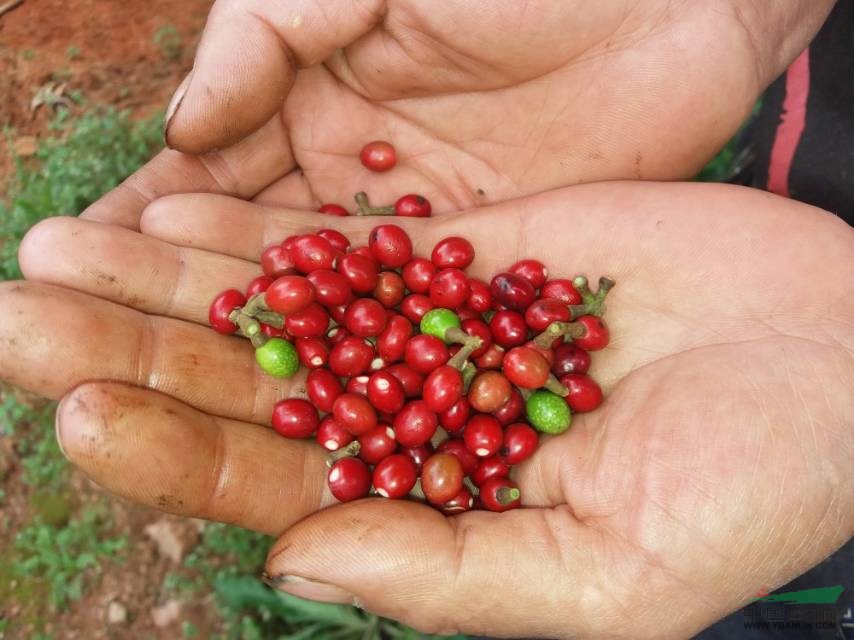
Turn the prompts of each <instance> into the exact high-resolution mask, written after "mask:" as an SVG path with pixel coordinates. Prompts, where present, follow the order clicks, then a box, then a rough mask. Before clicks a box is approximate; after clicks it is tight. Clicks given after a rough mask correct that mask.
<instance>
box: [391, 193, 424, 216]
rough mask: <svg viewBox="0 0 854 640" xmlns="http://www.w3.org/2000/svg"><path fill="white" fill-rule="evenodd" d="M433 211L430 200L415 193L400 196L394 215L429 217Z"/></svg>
mask: <svg viewBox="0 0 854 640" xmlns="http://www.w3.org/2000/svg"><path fill="white" fill-rule="evenodd" d="M432 212H433V207H431V206H430V201H429V200H428V199H427V198H425V197H424V196H419V195H417V194H415V193H409V194H407V195H405V196H403V197H401V198H398V200H397V202H395V203H394V215H396V216H400V217H402V218H428V217H430V214H431V213H432Z"/></svg>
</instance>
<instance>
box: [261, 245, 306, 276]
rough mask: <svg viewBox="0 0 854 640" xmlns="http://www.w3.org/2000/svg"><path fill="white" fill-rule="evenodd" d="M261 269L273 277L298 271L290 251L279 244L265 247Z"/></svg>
mask: <svg viewBox="0 0 854 640" xmlns="http://www.w3.org/2000/svg"><path fill="white" fill-rule="evenodd" d="M261 270H262V271H263V272H264V275H267V276H270V277H271V278H280V277H281V276H286V275H288V274H289V273H296V271H297V270H296V269H295V268H294V263H293V262H291V258H290V256H288V252H287V251H286V250H285V249H284V248H283V247H282V246H281V245H278V244H277V245H273V246H272V247H267V248H266V249H264V253H262V254H261Z"/></svg>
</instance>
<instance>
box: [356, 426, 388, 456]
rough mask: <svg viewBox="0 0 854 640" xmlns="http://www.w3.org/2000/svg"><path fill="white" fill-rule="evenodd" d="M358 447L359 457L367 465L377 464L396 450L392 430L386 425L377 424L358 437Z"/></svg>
mask: <svg viewBox="0 0 854 640" xmlns="http://www.w3.org/2000/svg"><path fill="white" fill-rule="evenodd" d="M359 445H360V447H361V448H360V449H359V457H360V458H361V459H362V460H364V461H365V462H367V463H368V464H378V463H379V462H381V461H382V460H384V459H385V458H388V457H389V456H390V455H391V454H393V453H394V452H395V451H396V450H397V440H395V439H394V430H393V429H392V428H391V427H390V426H388V425H387V424H378V425H377V426H376V427H374V428H373V429H371V430H370V431H367V432H365V433H363V434H362V435H360V436H359Z"/></svg>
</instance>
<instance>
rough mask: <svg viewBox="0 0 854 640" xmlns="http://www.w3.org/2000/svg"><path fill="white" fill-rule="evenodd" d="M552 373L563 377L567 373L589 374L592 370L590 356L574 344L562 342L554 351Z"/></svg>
mask: <svg viewBox="0 0 854 640" xmlns="http://www.w3.org/2000/svg"><path fill="white" fill-rule="evenodd" d="M554 354H555V356H554V362H553V363H552V373H554V374H555V375H556V376H562V375H564V374H566V373H587V371H588V369H590V354H589V353H587V352H586V351H585V350H584V349H582V348H581V347H579V346H578V345H577V344H575V343H573V342H562V343H560V344H559V345H558V346H557V347H556V348H555V351H554Z"/></svg>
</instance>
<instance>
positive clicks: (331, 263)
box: [289, 233, 340, 273]
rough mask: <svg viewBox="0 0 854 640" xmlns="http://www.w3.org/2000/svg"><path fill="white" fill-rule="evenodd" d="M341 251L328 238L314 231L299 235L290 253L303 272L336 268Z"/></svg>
mask: <svg viewBox="0 0 854 640" xmlns="http://www.w3.org/2000/svg"><path fill="white" fill-rule="evenodd" d="M339 254H340V251H338V250H337V249H335V247H333V246H332V244H330V242H329V240H327V239H326V238H321V237H320V236H318V235H315V234H313V233H308V234H305V235H302V236H298V237H297V239H296V240H294V242H293V244H292V245H291V248H290V251H289V255H290V257H291V260H292V261H293V263H294V266H295V267H296V268H297V269H298V270H299V271H300V272H301V273H309V272H311V271H314V270H315V269H334V268H335V261H336V259H337V258H338V255H339Z"/></svg>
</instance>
